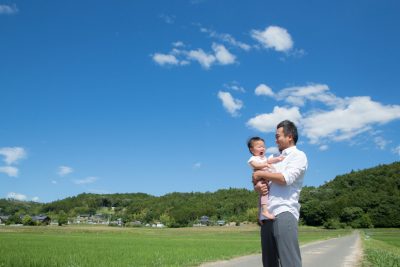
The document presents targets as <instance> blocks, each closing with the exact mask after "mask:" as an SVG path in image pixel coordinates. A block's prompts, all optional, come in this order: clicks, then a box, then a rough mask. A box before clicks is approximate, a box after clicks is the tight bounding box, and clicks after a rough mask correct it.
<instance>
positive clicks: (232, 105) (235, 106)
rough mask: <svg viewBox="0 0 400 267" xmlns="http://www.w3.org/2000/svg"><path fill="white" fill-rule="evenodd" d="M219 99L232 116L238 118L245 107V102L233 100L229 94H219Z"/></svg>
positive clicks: (220, 92)
mask: <svg viewBox="0 0 400 267" xmlns="http://www.w3.org/2000/svg"><path fill="white" fill-rule="evenodd" d="M218 98H219V99H220V100H221V101H222V105H223V106H224V108H225V109H226V111H228V112H229V113H230V114H231V115H232V116H234V117H235V116H237V115H238V111H239V110H240V109H241V108H242V107H243V102H242V101H241V100H239V99H235V98H233V96H232V95H231V94H230V93H229V92H223V91H219V92H218Z"/></svg>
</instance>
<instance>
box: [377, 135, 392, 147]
mask: <svg viewBox="0 0 400 267" xmlns="http://www.w3.org/2000/svg"><path fill="white" fill-rule="evenodd" d="M374 142H375V144H376V146H377V147H378V148H379V149H381V150H384V149H385V148H386V145H387V144H388V143H390V142H389V141H387V140H385V139H384V138H383V137H381V136H376V137H375V138H374Z"/></svg>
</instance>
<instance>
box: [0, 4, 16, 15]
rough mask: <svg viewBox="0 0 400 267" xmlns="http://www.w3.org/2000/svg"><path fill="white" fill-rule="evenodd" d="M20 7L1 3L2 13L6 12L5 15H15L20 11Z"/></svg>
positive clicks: (0, 10)
mask: <svg viewBox="0 0 400 267" xmlns="http://www.w3.org/2000/svg"><path fill="white" fill-rule="evenodd" d="M18 11H19V10H18V8H17V6H16V5H12V6H10V5H0V15H1V14H5V15H13V14H16V13H18Z"/></svg>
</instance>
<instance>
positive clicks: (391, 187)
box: [0, 162, 400, 228]
mask: <svg viewBox="0 0 400 267" xmlns="http://www.w3.org/2000/svg"><path fill="white" fill-rule="evenodd" d="M306 179H307V177H306ZM257 203H258V195H257V193H256V192H254V191H252V190H248V189H235V188H230V189H221V190H218V191H216V192H205V193H200V192H191V193H176V192H175V193H169V194H166V195H164V196H160V197H156V196H152V195H149V194H144V193H126V194H89V193H83V194H79V195H77V196H73V197H68V198H65V199H62V200H57V201H54V202H51V203H36V202H26V201H17V200H11V199H0V215H10V216H11V217H10V218H11V222H12V220H15V221H18V218H21V215H24V214H25V215H37V214H46V215H48V216H50V217H51V218H53V219H61V220H62V221H63V222H65V221H66V220H67V218H73V217H76V216H78V215H80V214H91V215H94V214H99V213H101V214H103V215H107V216H108V217H109V219H111V220H116V219H121V220H122V222H123V223H124V224H127V225H128V224H129V223H130V222H134V221H140V222H142V223H154V222H162V223H163V224H165V225H167V226H169V227H186V226H191V225H193V224H195V223H198V222H199V220H200V218H201V217H202V216H208V217H209V218H210V221H211V222H213V221H214V222H215V221H217V220H225V221H227V222H228V221H229V222H237V223H240V222H245V221H247V222H256V221H257V212H258V211H257ZM300 203H301V210H300V223H301V224H304V225H310V226H324V227H325V228H342V227H353V228H367V227H400V162H394V163H392V164H388V165H379V166H376V167H374V168H370V169H365V170H358V171H352V172H350V173H348V174H344V175H339V176H337V177H335V178H334V179H333V180H331V181H329V182H326V183H325V184H323V185H321V186H319V187H310V186H306V187H304V188H303V190H302V192H301V196H300Z"/></svg>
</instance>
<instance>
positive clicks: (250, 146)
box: [247, 136, 265, 154]
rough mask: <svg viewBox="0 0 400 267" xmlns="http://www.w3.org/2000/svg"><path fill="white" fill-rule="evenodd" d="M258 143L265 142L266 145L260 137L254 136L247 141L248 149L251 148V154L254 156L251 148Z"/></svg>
mask: <svg viewBox="0 0 400 267" xmlns="http://www.w3.org/2000/svg"><path fill="white" fill-rule="evenodd" d="M257 141H263V142H264V143H265V141H264V139H262V138H261V137H258V136H254V137H252V138H250V139H249V140H248V141H247V147H248V148H249V152H250V154H253V153H251V150H250V148H252V147H253V143H254V142H257Z"/></svg>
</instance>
